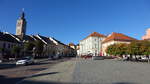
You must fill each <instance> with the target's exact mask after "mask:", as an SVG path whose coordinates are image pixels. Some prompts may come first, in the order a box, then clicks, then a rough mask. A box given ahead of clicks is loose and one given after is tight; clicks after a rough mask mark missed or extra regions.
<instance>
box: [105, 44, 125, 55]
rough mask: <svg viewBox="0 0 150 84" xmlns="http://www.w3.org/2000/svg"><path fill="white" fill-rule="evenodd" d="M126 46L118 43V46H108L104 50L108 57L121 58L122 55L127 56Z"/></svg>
mask: <svg viewBox="0 0 150 84" xmlns="http://www.w3.org/2000/svg"><path fill="white" fill-rule="evenodd" d="M127 48H128V46H127V44H123V43H120V44H113V45H110V46H109V47H108V48H107V49H106V52H107V53H108V54H110V55H115V56H116V55H119V56H122V55H125V54H127Z"/></svg>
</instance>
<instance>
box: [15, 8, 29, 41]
mask: <svg viewBox="0 0 150 84" xmlns="http://www.w3.org/2000/svg"><path fill="white" fill-rule="evenodd" d="M26 24H27V21H26V19H25V13H24V10H23V11H22V13H21V16H20V17H19V19H18V20H17V24H16V35H18V36H20V37H22V38H23V37H24V35H26Z"/></svg>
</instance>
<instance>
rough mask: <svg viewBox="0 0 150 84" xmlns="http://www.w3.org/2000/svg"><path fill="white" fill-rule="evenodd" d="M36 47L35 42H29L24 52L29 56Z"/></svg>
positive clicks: (25, 45)
mask: <svg viewBox="0 0 150 84" xmlns="http://www.w3.org/2000/svg"><path fill="white" fill-rule="evenodd" d="M34 47H35V44H34V43H33V42H27V43H25V44H24V51H25V53H27V54H32V50H33V48H34Z"/></svg>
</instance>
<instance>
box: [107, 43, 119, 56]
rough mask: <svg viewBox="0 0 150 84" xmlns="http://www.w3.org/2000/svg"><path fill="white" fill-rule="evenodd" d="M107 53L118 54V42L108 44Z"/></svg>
mask: <svg viewBox="0 0 150 84" xmlns="http://www.w3.org/2000/svg"><path fill="white" fill-rule="evenodd" d="M106 53H108V54H109V55H117V54H116V44H113V45H110V46H108V47H107V49H106Z"/></svg>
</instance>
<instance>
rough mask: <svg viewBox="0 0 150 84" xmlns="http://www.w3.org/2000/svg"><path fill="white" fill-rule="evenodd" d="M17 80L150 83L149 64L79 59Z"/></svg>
mask: <svg viewBox="0 0 150 84" xmlns="http://www.w3.org/2000/svg"><path fill="white" fill-rule="evenodd" d="M18 84H150V64H148V63H136V62H123V61H117V60H79V59H77V60H73V61H72V60H71V61H67V62H62V63H60V64H57V65H56V66H53V67H52V68H49V69H46V70H44V71H41V72H40V73H37V74H36V75H34V76H32V77H29V78H27V79H25V80H24V81H22V82H20V83H18Z"/></svg>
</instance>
